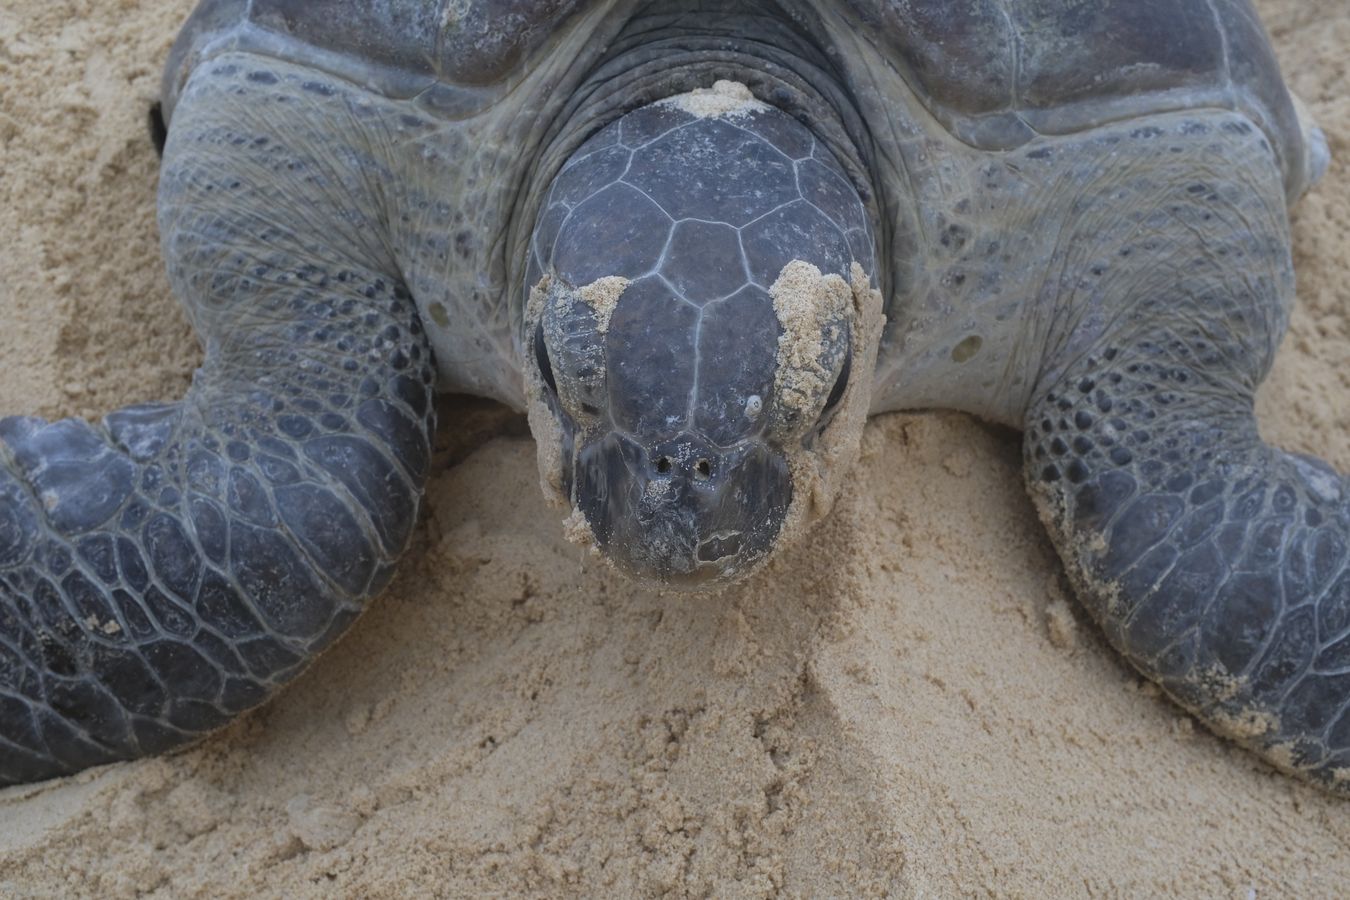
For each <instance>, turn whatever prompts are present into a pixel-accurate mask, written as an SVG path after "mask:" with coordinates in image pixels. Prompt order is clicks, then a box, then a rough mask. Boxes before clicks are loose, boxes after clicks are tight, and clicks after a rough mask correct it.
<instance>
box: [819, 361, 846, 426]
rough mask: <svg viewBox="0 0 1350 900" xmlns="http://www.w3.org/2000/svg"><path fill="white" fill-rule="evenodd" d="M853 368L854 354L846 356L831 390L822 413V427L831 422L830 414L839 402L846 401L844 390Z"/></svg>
mask: <svg viewBox="0 0 1350 900" xmlns="http://www.w3.org/2000/svg"><path fill="white" fill-rule="evenodd" d="M852 368H853V354H852V353H849V354H847V355H845V356H844V364H843V366H841V367H840V369H839V377H838V378H836V379H835V381H834V387H833V388H832V389H831V390H830V396H829V397H828V398H827V399H826V400H825V408H824V409H822V410H821V411H820V424H821V426H822V427H824V425H825V424H826V423H827V422H828V421H829V418H830V414H831V413H833V412H834V408H835V407H836V406H838V405H839V401H840V400H842V399H844V390H845V389H846V388H847V387H848V376H849V372H850V371H851V370H852Z"/></svg>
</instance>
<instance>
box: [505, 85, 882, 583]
mask: <svg viewBox="0 0 1350 900" xmlns="http://www.w3.org/2000/svg"><path fill="white" fill-rule="evenodd" d="M737 88H739V91H737V90H736V89H737ZM742 92H743V93H742ZM532 251H533V253H534V258H533V262H532V270H533V272H534V276H535V277H534V287H533V289H532V291H531V297H530V302H529V304H528V307H527V312H526V321H525V329H526V330H525V340H526V341H527V342H528V343H527V347H526V350H527V352H526V354H525V356H526V359H527V363H526V370H527V373H528V375H529V377H528V378H527V381H528V382H529V385H530V393H531V424H532V427H533V429H534V431H535V435H536V437H537V438H538V439H539V445H540V468H541V474H542V476H543V481H544V484H545V489H546V491H549V492H552V493H554V494H555V496H557V497H558V498H559V499H561V500H563V501H564V502H565V503H567V505H568V506H569V507H570V508H571V509H572V510H573V514H572V520H571V522H572V528H571V530H572V531H573V532H575V533H576V535H577V536H579V537H581V538H582V539H583V540H589V541H593V542H594V544H595V545H596V546H597V547H598V549H599V550H600V551H601V552H602V553H603V554H604V555H605V556H607V557H608V558H609V559H610V560H611V561H612V562H613V563H615V564H616V565H617V566H618V567H619V568H620V569H622V570H624V571H626V572H627V573H629V574H630V575H633V576H635V577H638V578H640V579H643V580H649V581H657V582H660V583H663V584H667V585H673V586H680V585H697V584H702V583H706V582H709V581H715V580H718V581H729V580H733V579H736V578H738V577H740V576H742V575H744V574H746V573H748V572H749V571H751V570H752V569H753V568H755V567H756V565H757V564H759V563H760V562H762V561H763V560H765V559H766V558H767V557H768V556H769V555H770V554H771V552H772V551H773V550H775V549H777V548H778V547H779V546H781V545H782V544H783V543H785V542H786V537H787V536H788V535H790V534H796V533H799V532H800V531H802V530H803V526H804V525H805V523H807V522H809V521H811V520H812V519H814V518H816V517H817V516H819V515H820V514H822V513H823V512H824V511H825V510H826V509H828V507H829V505H830V502H831V500H832V497H833V491H834V487H835V485H836V483H837V477H838V475H839V474H840V473H841V471H842V470H844V469H846V468H847V467H848V465H850V464H851V461H852V458H854V457H856V454H857V450H858V444H859V441H860V436H861V425H862V420H863V418H864V417H865V415H866V410H867V406H868V404H869V401H870V396H869V394H870V390H871V370H872V364H873V362H874V360H875V354H876V343H877V341H878V340H879V332H880V318H881V316H880V311H879V308H878V307H879V302H880V299H879V295H878V294H877V293H876V292H875V291H874V290H871V288H870V286H869V278H868V274H865V273H870V271H871V268H872V260H873V252H872V232H871V228H870V226H869V224H868V216H867V213H866V210H865V206H864V203H863V201H862V200H861V198H860V197H859V194H858V191H857V190H856V189H855V188H854V186H853V185H852V183H851V182H850V180H849V179H848V178H847V177H846V176H845V175H844V173H843V171H842V170H841V169H840V167H839V166H838V164H837V163H836V162H835V161H834V159H833V158H832V157H831V156H830V154H829V152H828V151H827V150H826V149H825V148H824V146H823V145H821V144H819V143H818V142H817V141H816V140H815V139H814V138H813V137H812V134H811V132H810V130H809V129H808V128H807V127H806V126H804V125H802V124H800V123H798V122H797V121H796V120H794V119H792V118H791V117H789V116H787V115H786V114H784V113H782V112H779V111H778V110H776V109H774V108H772V107H769V106H766V105H764V104H762V103H759V102H758V101H755V100H753V98H751V97H750V95H749V92H748V91H747V90H745V89H744V88H741V87H740V86H739V85H735V86H727V85H725V84H719V86H718V88H716V89H714V90H713V91H708V92H702V93H696V94H694V95H685V96H684V97H680V98H674V99H673V100H669V101H665V102H662V103H658V104H654V105H652V106H647V107H643V108H641V109H638V110H636V111H634V112H631V113H629V114H628V115H626V116H625V117H623V118H621V119H619V120H618V121H617V122H615V123H612V124H610V125H609V126H608V127H606V128H605V129H604V130H603V131H601V132H599V133H598V134H597V135H595V136H594V137H593V138H592V139H591V140H590V141H589V142H587V143H586V144H585V145H583V146H582V147H581V148H580V149H579V150H578V151H577V152H576V153H575V154H574V155H573V156H572V158H571V159H570V160H569V162H568V163H567V164H566V166H564V168H563V169H562V171H561V172H560V173H559V175H558V176H557V177H556V178H555V180H554V182H553V184H552V186H551V189H550V191H549V194H548V197H547V199H546V200H545V202H544V204H543V207H542V211H541V213H540V216H539V219H538V222H537V225H536V227H535V232H534V240H533V246H532Z"/></svg>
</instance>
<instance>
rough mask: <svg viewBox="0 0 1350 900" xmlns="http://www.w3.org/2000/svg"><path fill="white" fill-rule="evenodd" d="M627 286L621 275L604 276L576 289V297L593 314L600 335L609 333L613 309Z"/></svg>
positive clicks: (626, 281) (626, 280) (627, 283)
mask: <svg viewBox="0 0 1350 900" xmlns="http://www.w3.org/2000/svg"><path fill="white" fill-rule="evenodd" d="M629 284H630V282H629V280H628V279H627V278H624V277H623V276H622V275H606V276H605V277H604V278H597V279H596V280H595V281H592V282H591V283H590V284H588V285H586V286H584V287H581V288H578V289H577V296H578V297H580V298H581V299H582V301H583V302H585V304H586V305H587V306H589V307H590V308H591V311H592V312H594V313H595V330H596V331H597V332H599V333H600V334H604V333H605V332H607V331H609V320H610V318H611V317H612V316H613V315H614V307H616V306H618V305H619V298H620V297H621V296H623V292H624V291H625V290H627V289H628V285H629Z"/></svg>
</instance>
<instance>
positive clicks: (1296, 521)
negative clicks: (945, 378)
mask: <svg viewBox="0 0 1350 900" xmlns="http://www.w3.org/2000/svg"><path fill="white" fill-rule="evenodd" d="M1159 124H1160V125H1161V126H1162V127H1161V128H1160V129H1159V130H1158V133H1157V134H1156V135H1152V136H1148V137H1146V138H1145V139H1146V140H1147V141H1149V142H1150V143H1151V144H1152V145H1153V147H1154V149H1153V150H1151V151H1150V150H1148V149H1141V148H1138V147H1136V148H1134V149H1135V150H1137V151H1138V157H1139V158H1138V162H1137V164H1136V168H1135V170H1134V171H1132V172H1131V171H1129V170H1120V169H1117V170H1113V171H1112V173H1111V175H1110V177H1109V178H1107V179H1104V181H1103V184H1105V185H1106V186H1107V187H1108V189H1109V190H1110V192H1111V193H1110V197H1111V199H1112V201H1113V202H1114V203H1115V206H1114V207H1113V209H1115V210H1116V211H1117V212H1118V215H1119V219H1120V224H1119V227H1117V228H1106V229H1102V231H1101V232H1099V233H1096V234H1086V235H1083V236H1082V243H1083V245H1084V246H1083V247H1082V248H1081V250H1080V252H1081V253H1082V254H1083V255H1084V256H1087V257H1091V258H1095V259H1100V260H1103V261H1105V262H1104V264H1103V265H1101V266H1099V267H1097V268H1095V269H1093V270H1091V271H1092V273H1093V277H1092V278H1086V279H1079V280H1077V281H1076V283H1075V285H1076V286H1075V289H1074V291H1075V292H1082V293H1084V294H1086V293H1090V292H1093V291H1099V290H1106V291H1108V292H1115V295H1116V296H1117V297H1118V298H1119V301H1120V302H1118V303H1116V304H1113V305H1111V306H1110V307H1108V308H1110V309H1112V310H1114V311H1115V314H1114V315H1112V316H1110V317H1105V318H1104V320H1097V321H1093V320H1092V319H1091V317H1088V316H1080V317H1078V319H1077V321H1078V322H1079V325H1078V327H1077V328H1076V329H1075V330H1074V332H1073V333H1071V334H1070V335H1068V337H1067V339H1066V340H1065V342H1064V345H1063V347H1062V348H1061V349H1060V350H1059V352H1058V353H1057V354H1055V355H1054V357H1053V358H1052V359H1051V360H1049V363H1050V365H1049V366H1048V367H1047V376H1046V377H1045V378H1044V379H1043V380H1042V381H1041V383H1040V387H1039V390H1038V394H1037V398H1036V400H1035V401H1034V402H1033V403H1032V405H1031V408H1030V410H1029V411H1028V413H1027V418H1026V422H1027V430H1026V443H1025V447H1026V476H1027V480H1028V484H1029V486H1030V488H1031V491H1032V495H1033V497H1034V498H1035V499H1036V501H1037V503H1038V505H1039V507H1040V510H1041V513H1042V516H1043V517H1044V518H1045V520H1046V522H1047V524H1048V526H1049V527H1050V531H1051V535H1052V537H1053V539H1054V541H1055V544H1056V546H1057V548H1058V549H1059V552H1060V554H1061V556H1062V557H1063V558H1064V561H1065V564H1066V566H1067V567H1068V571H1069V575H1070V577H1071V579H1072V580H1073V582H1074V584H1075V587H1076V589H1077V592H1078V595H1079V597H1080V599H1081V600H1082V601H1083V602H1084V604H1085V605H1086V606H1087V608H1088V609H1089V610H1090V611H1091V613H1092V614H1093V616H1094V617H1095V618H1096V619H1097V621H1098V622H1100V623H1101V625H1102V627H1103V629H1104V631H1105V633H1106V635H1107V637H1108V639H1109V640H1110V641H1111V643H1112V644H1114V645H1115V646H1116V647H1117V648H1118V649H1119V650H1120V651H1121V653H1123V654H1124V655H1125V656H1126V657H1127V658H1128V659H1129V660H1130V662H1131V663H1133V664H1134V666H1135V667H1137V668H1138V669H1139V670H1140V671H1141V672H1143V673H1144V674H1145V675H1147V676H1148V677H1149V678H1152V679H1154V680H1155V681H1157V682H1158V683H1159V684H1160V685H1161V686H1162V687H1163V688H1164V689H1165V690H1166V691H1167V692H1168V693H1169V694H1170V695H1171V696H1172V697H1173V698H1175V699H1176V700H1177V701H1178V702H1179V703H1181V704H1182V705H1183V706H1185V707H1186V708H1188V709H1190V710H1191V711H1192V712H1194V713H1195V714H1197V715H1198V716H1200V717H1201V718H1202V719H1203V720H1204V721H1205V722H1207V723H1208V724H1209V725H1210V727H1212V728H1213V729H1214V730H1216V731H1218V732H1219V733H1221V734H1225V735H1227V736H1229V737H1232V738H1234V739H1235V740H1237V741H1238V742H1240V743H1242V744H1244V745H1245V746H1247V747H1250V748H1251V749H1253V750H1255V751H1256V752H1258V753H1259V754H1261V755H1262V756H1264V757H1265V758H1266V759H1267V760H1269V761H1270V762H1271V763H1273V764H1274V765H1276V766H1278V767H1280V768H1282V769H1284V770H1286V771H1289V772H1292V773H1294V774H1298V775H1300V776H1302V777H1305V778H1308V779H1310V780H1312V781H1315V782H1317V783H1319V784H1321V785H1322V786H1324V787H1327V788H1328V789H1331V790H1334V791H1338V792H1342V793H1350V777H1348V776H1350V554H1347V543H1350V486H1347V484H1346V482H1345V480H1344V479H1343V478H1341V477H1340V476H1338V475H1337V474H1336V473H1335V472H1333V471H1332V470H1331V469H1330V468H1328V467H1327V466H1326V465H1325V464H1323V463H1321V462H1320V461H1316V460H1311V459H1308V458H1305V457H1300V456H1297V455H1294V454H1290V453H1285V452H1283V451H1280V450H1277V449H1274V448H1272V447H1269V446H1267V445H1266V444H1265V443H1263V442H1262V441H1261V439H1260V437H1259V435H1258V434H1257V428H1256V422H1255V418H1254V416H1253V397H1254V394H1255V390H1256V386H1257V385H1258V384H1259V382H1260V381H1261V379H1262V378H1263V377H1264V375H1265V373H1266V371H1267V369H1268V367H1269V364H1270V360H1271V358H1272V356H1273V353H1274V348H1275V346H1276V344H1277V342H1278V339H1279V336H1280V335H1281V334H1282V332H1283V329H1284V326H1285V310H1286V309H1287V301H1288V300H1289V298H1290V295H1291V293H1292V278H1291V274H1292V268H1291V264H1290V260H1289V252H1288V233H1287V224H1286V221H1285V211H1284V203H1283V198H1282V196H1281V192H1280V187H1281V186H1280V182H1279V174H1278V170H1277V168H1276V166H1275V163H1274V160H1273V158H1272V157H1271V156H1270V153H1269V149H1268V145H1266V143H1265V141H1264V139H1263V138H1262V137H1261V136H1260V134H1259V132H1257V131H1256V129H1255V128H1253V127H1251V126H1249V125H1245V124H1244V123H1243V121H1242V120H1241V119H1240V117H1235V116H1234V117H1229V116H1220V117H1216V118H1211V119H1209V120H1207V121H1206V120H1198V121H1189V122H1187V121H1174V122H1172V123H1171V124H1166V123H1159ZM1216 136H1218V137H1222V139H1223V140H1222V142H1221V143H1215V142H1214V138H1215V137H1216ZM1172 147H1181V148H1182V149H1181V150H1180V151H1174V150H1172ZM1155 153H1156V154H1158V155H1159V156H1157V157H1155V156H1153V154H1155ZM1162 155H1166V156H1170V157H1171V161H1166V160H1164V159H1162V158H1161V157H1162ZM1132 257H1135V258H1138V259H1139V261H1138V262H1137V263H1131V262H1130V259H1131V258H1132ZM1111 279H1114V282H1113V283H1111V285H1110V286H1109V287H1107V288H1102V287H1101V285H1102V284H1103V283H1105V282H1108V281H1110V280H1111ZM1109 295H1110V293H1108V296H1109ZM1086 299H1087V298H1086V297H1084V296H1074V292H1071V293H1070V295H1069V296H1067V297H1065V298H1063V300H1065V301H1067V302H1069V303H1070V304H1073V303H1076V302H1083V301H1084V300H1086ZM1089 308H1090V307H1089Z"/></svg>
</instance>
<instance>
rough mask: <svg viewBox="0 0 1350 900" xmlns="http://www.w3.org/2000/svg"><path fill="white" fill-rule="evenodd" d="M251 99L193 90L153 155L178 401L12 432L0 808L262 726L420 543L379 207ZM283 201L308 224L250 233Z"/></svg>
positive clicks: (419, 403)
mask: <svg viewBox="0 0 1350 900" xmlns="http://www.w3.org/2000/svg"><path fill="white" fill-rule="evenodd" d="M247 77H248V73H247V72H243V71H236V72H227V71H222V70H219V68H218V67H217V70H215V71H213V67H212V66H207V67H205V68H203V69H202V70H200V71H199V73H198V74H197V76H195V77H194V78H193V80H192V82H191V84H190V85H189V87H188V89H187V91H186V94H185V96H184V99H183V102H181V103H180V106H179V111H178V114H177V116H176V118H175V121H174V125H173V133H172V136H171V137H170V140H169V143H168V146H167V148H166V152H165V157H164V170H163V175H162V181H161V206H160V209H161V230H162V233H163V235H164V247H165V256H166V258H167V260H168V263H169V271H170V276H171V279H172V282H173V285H174V288H175V290H176V291H177V293H178V295H179V296H180V297H181V298H183V299H184V302H185V303H186V304H187V306H188V309H189V312H190V314H191V315H192V318H193V320H194V322H195V324H196V325H197V327H198V330H199V332H200V333H201V335H202V337H203V339H204V341H205V345H206V361H205V363H204V364H203V366H202V368H201V369H200V370H199V371H198V373H197V375H196V377H195V379H194V382H193V386H192V388H191V390H190V391H189V393H188V395H187V397H186V398H184V399H183V400H182V401H181V402H179V403H174V404H167V405H161V406H148V407H133V408H130V409H125V410H122V411H120V412H117V413H114V414H112V415H110V416H108V417H107V418H106V419H105V421H104V423H103V425H102V426H101V427H99V426H91V425H89V424H86V423H84V422H79V421H74V420H65V421H61V422H56V423H53V424H47V423H44V422H42V421H40V420H36V419H27V418H9V419H3V420H0V784H12V783H16V782H24V781H33V780H37V779H41V778H47V777H51V776H54V775H60V774H64V773H69V772H74V771H77V770H79V769H82V768H85V767H87V766H90V765H95V764H98V763H104V762H109V761H112V760H117V759H127V758H131V757H135V756H141V755H144V754H147V753H153V752H157V751H161V750H165V749H168V748H170V747H174V746H177V745H180V744H183V743H185V742H188V741H191V740H193V739H194V738H196V737H198V736H200V735H201V734H203V733H205V732H208V731H211V730H212V729H215V728H218V727H220V726H221V725H223V724H224V723H226V722H227V721H228V720H229V719H230V718H231V717H233V716H234V715H236V714H237V713H239V712H241V711H243V710H245V709H248V708H250V707H252V706H255V705H257V704H259V703H261V702H262V701H263V700H264V699H266V698H267V697H268V696H269V695H270V694H271V693H272V692H273V691H274V690H276V689H277V688H278V687H279V686H280V685H282V684H284V683H286V682H287V681H289V680H290V679H291V678H293V677H294V676H295V675H296V674H298V673H299V672H300V671H301V670H302V669H303V668H304V667H305V665H306V664H307V663H308V662H309V661H310V660H312V659H313V658H314V656H315V655H316V654H317V653H318V652H320V651H321V650H322V649H323V648H325V647H326V646H328V645H329V644H330V643H331V642H332V641H333V640H334V639H336V638H337V636H338V635H340V634H341V633H342V632H343V631H344V630H345V629H346V628H347V626H348V625H350V624H351V623H352V621H354V620H355V618H356V617H357V616H358V615H359V614H360V612H361V610H362V609H363V607H364V605H365V603H366V601H367V600H368V599H369V598H370V597H372V596H373V595H375V594H376V593H378V592H379V591H380V590H381V589H382V588H383V587H384V585H385V584H386V583H387V582H388V580H389V578H390V576H391V575H392V572H393V564H394V562H395V560H396V559H397V558H398V556H399V555H400V554H401V553H402V551H403V549H404V547H405V545H406V544H407V541H408V536H409V533H410V531H411V529H412V526H413V523H414V522H415V521H416V516H417V507H418V502H419V498H420V495H421V491H422V486H423V483H424V480H425V477H426V468H427V461H428V455H429V445H430V435H431V433H432V429H433V417H434V416H433V411H432V403H431V396H432V392H433V388H434V385H433V380H434V371H435V370H434V368H433V365H432V359H431V353H430V349H429V347H428V344H427V340H426V336H425V334H424V332H423V330H422V327H421V325H420V323H419V321H418V316H417V311H416V309H415V307H414V305H413V303H412V301H411V299H410V298H409V296H408V293H407V291H406V290H405V288H404V287H403V285H402V284H401V283H400V282H399V280H398V279H397V278H396V277H393V276H392V275H391V274H390V273H392V272H394V271H396V269H395V267H394V266H393V265H392V264H391V261H390V260H389V258H388V257H387V255H385V254H384V252H383V250H382V244H381V242H380V241H379V240H378V238H373V237H372V236H375V235H378V234H380V233H381V232H382V228H381V225H380V223H379V222H378V221H376V220H375V218H374V217H375V216H376V215H377V213H378V210H380V205H379V203H378V202H377V200H376V198H374V197H372V196H370V195H369V192H368V188H365V187H364V183H363V182H362V181H361V179H360V172H359V171H356V170H354V169H353V168H352V167H351V164H350V162H348V161H343V160H340V159H334V158H333V157H331V156H329V155H326V154H324V153H323V150H324V147H323V145H322V143H316V142H314V141H312V140H310V139H309V136H308V135H306V134H305V133H304V132H303V131H291V132H286V131H283V130H279V129H274V128H268V127H264V126H262V125H261V124H260V123H262V122H271V123H279V122H284V121H285V118H284V117H283V116H281V115H279V114H271V115H268V114H266V113H265V112H260V107H261V106H262V105H264V104H266V103H268V102H277V101H273V100H269V98H268V97H267V95H266V94H264V93H262V92H259V91H254V92H253V93H252V94H246V95H244V96H240V95H239V94H237V93H235V89H236V87H238V86H242V85H245V84H248V82H247ZM292 102H295V101H292ZM312 102H314V103H320V102H323V98H322V96H321V95H317V94H316V95H315V99H314V100H313V101H312ZM328 113H329V114H332V111H331V110H330V111H328ZM363 191H364V193H363ZM287 194H292V195H296V196H300V195H303V196H305V197H306V198H307V203H306V204H305V205H304V206H303V207H300V206H296V207H293V208H290V209H289V210H288V209H287V208H286V207H285V206H282V205H280V203H278V205H276V206H274V207H272V209H273V213H272V214H270V215H262V214H260V210H259V207H258V203H257V198H258V197H259V196H262V197H284V196H286V195H287ZM343 198H345V202H343ZM357 210H361V211H363V212H362V213H357V212H356V211H357ZM357 216H365V217H366V218H365V220H362V219H359V218H357ZM338 223H342V224H341V225H339V224H338Z"/></svg>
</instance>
